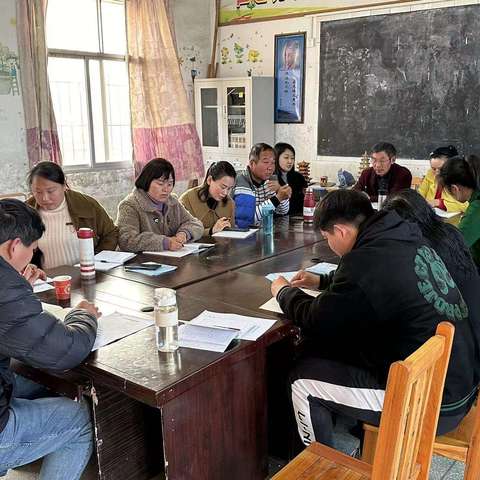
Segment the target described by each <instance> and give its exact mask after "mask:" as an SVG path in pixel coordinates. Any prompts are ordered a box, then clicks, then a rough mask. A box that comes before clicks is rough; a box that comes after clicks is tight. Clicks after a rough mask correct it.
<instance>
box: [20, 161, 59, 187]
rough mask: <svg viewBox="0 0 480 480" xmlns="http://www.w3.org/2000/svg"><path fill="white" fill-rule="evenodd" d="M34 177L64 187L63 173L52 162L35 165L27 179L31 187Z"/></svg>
mask: <svg viewBox="0 0 480 480" xmlns="http://www.w3.org/2000/svg"><path fill="white" fill-rule="evenodd" d="M35 177H41V178H45V179H46V180H50V181H51V182H55V183H58V184H60V185H66V184H67V182H66V180H65V173H64V172H63V170H62V167H61V166H60V165H57V164H56V163H54V162H40V163H37V164H36V165H35V166H34V167H33V168H32V169H31V170H30V172H29V174H28V177H27V183H28V185H30V186H31V185H32V182H33V179H34V178H35Z"/></svg>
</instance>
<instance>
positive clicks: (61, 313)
mask: <svg viewBox="0 0 480 480" xmlns="http://www.w3.org/2000/svg"><path fill="white" fill-rule="evenodd" d="M42 308H43V310H44V311H45V312H49V313H51V314H52V315H54V316H55V317H57V318H59V319H60V320H62V321H63V320H65V317H66V316H67V313H69V312H70V310H71V308H63V307H61V306H60V305H53V304H51V303H44V302H42Z"/></svg>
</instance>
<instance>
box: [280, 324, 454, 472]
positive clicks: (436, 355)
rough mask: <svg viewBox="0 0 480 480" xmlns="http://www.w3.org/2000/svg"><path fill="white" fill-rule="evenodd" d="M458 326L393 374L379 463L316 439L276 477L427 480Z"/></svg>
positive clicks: (442, 328)
mask: <svg viewBox="0 0 480 480" xmlns="http://www.w3.org/2000/svg"><path fill="white" fill-rule="evenodd" d="M453 334H454V327H453V325H451V324H450V323H447V322H442V323H440V324H439V326H438V328H437V332H436V334H435V336H433V337H432V338H430V339H429V340H427V342H425V344H424V345H422V346H421V347H420V348H419V349H418V350H417V351H416V352H414V353H412V355H410V356H409V357H408V358H407V359H406V360H403V361H398V362H395V363H393V364H392V365H391V367H390V372H389V375H388V382H387V389H386V392H385V401H384V404H383V413H382V417H381V419H380V428H379V434H378V446H377V450H376V452H375V457H374V461H373V465H369V464H368V463H366V462H363V461H362V460H357V459H355V458H352V457H349V456H348V455H345V454H343V453H341V452H338V451H337V450H334V449H332V448H330V447H327V446H324V445H321V444H319V443H312V444H311V445H310V446H309V447H308V448H307V449H306V450H304V451H303V452H302V453H301V454H300V455H298V456H297V457H296V458H295V459H293V460H292V461H291V462H290V463H289V464H288V465H287V466H286V467H284V468H283V469H282V470H281V471H280V472H279V473H277V475H275V476H274V477H273V479H274V480H293V479H301V480H334V479H338V480H396V479H401V480H414V479H415V480H427V479H428V475H429V470H430V463H431V461H432V449H433V441H434V439H435V431H436V428H437V422H438V416H439V412H440V403H441V400H442V393H443V386H444V383H445V375H446V373H447V366H448V360H449V358H450V350H451V348H452V341H453Z"/></svg>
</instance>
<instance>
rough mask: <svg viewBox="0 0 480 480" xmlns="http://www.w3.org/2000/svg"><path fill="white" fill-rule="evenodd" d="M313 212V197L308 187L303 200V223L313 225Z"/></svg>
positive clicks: (311, 190)
mask: <svg viewBox="0 0 480 480" xmlns="http://www.w3.org/2000/svg"><path fill="white" fill-rule="evenodd" d="M314 212H315V197H314V195H313V189H312V187H308V188H307V191H306V192H305V199H304V200H303V221H304V222H305V223H313V213H314Z"/></svg>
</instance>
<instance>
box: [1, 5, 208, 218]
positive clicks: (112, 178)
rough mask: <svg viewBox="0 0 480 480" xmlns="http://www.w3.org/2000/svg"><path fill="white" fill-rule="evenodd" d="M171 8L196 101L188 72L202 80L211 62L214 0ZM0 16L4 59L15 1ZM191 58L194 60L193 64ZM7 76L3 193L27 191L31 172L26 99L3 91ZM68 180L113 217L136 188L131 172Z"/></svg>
mask: <svg viewBox="0 0 480 480" xmlns="http://www.w3.org/2000/svg"><path fill="white" fill-rule="evenodd" d="M173 7H174V8H173V16H174V21H175V27H176V40H177V50H178V54H179V57H180V61H181V68H182V74H183V77H184V80H185V86H186V89H187V92H188V93H189V95H190V98H192V81H191V76H190V70H191V69H192V68H195V69H197V70H198V72H199V76H200V77H205V76H206V71H207V65H208V63H209V59H210V51H211V34H212V27H213V25H212V20H211V17H212V11H213V0H194V1H193V0H175V2H173ZM0 12H1V15H0V59H1V58H3V57H2V54H3V55H4V56H5V54H7V55H8V56H9V57H12V54H13V55H17V56H18V48H17V39H16V18H15V17H16V15H15V0H0ZM193 57H195V61H191V60H190V59H191V58H193ZM5 77H7V75H5V74H2V72H0V165H1V167H2V175H1V176H0V194H1V193H11V192H17V191H22V192H27V191H28V188H27V185H26V183H25V178H26V175H27V173H28V170H29V165H28V160H27V152H26V145H25V124H24V118H23V105H22V98H21V95H20V94H15V95H14V94H13V93H12V92H9V93H2V92H4V91H5V90H6V88H5V87H4V88H3V89H2V86H4V85H6V84H8V83H10V79H9V78H8V81H7V79H6V78H5ZM192 111H193V106H192ZM67 179H68V183H69V185H70V186H71V187H72V188H74V189H78V190H80V191H82V192H84V193H87V194H89V195H92V196H94V197H95V198H96V199H98V200H99V201H100V202H101V203H102V204H103V205H104V207H105V208H106V209H107V211H108V212H109V213H110V214H111V215H112V216H113V218H115V217H116V212H117V205H118V202H119V201H120V200H121V199H122V198H123V197H124V196H125V195H126V194H127V193H129V192H130V191H131V189H132V187H133V168H123V169H115V170H103V171H102V170H100V171H94V172H86V173H85V172H77V173H70V174H68V175H67ZM185 188H186V182H178V183H177V185H176V188H175V190H176V191H177V192H181V191H183V190H184V189H185Z"/></svg>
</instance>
